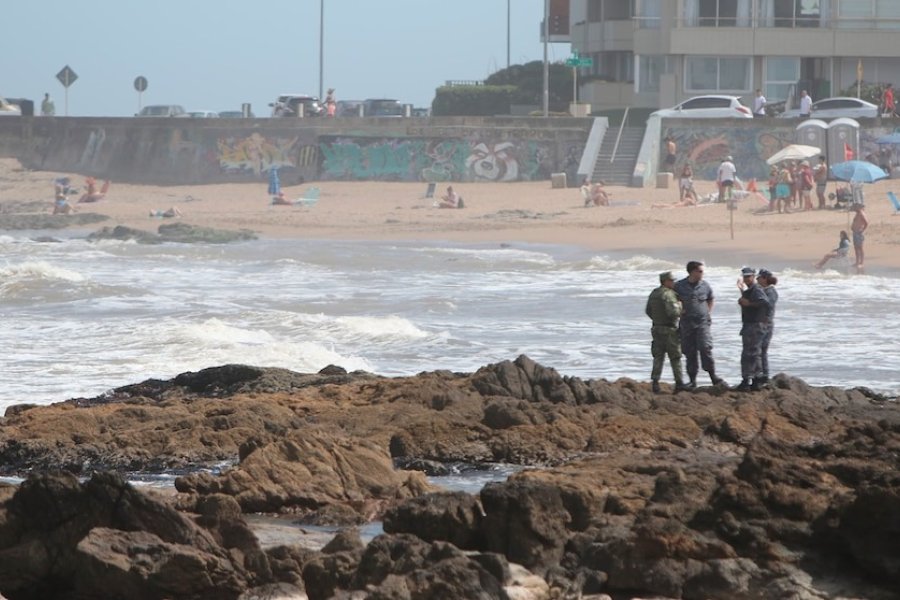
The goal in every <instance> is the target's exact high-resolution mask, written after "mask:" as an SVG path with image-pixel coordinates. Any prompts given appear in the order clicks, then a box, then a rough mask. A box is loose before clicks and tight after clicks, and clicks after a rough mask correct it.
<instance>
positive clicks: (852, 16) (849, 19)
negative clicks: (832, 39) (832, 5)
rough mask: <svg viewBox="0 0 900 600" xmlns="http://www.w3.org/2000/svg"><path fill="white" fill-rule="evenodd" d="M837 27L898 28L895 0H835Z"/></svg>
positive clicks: (899, 9) (898, 9)
mask: <svg viewBox="0 0 900 600" xmlns="http://www.w3.org/2000/svg"><path fill="white" fill-rule="evenodd" d="M837 3H838V7H837V8H838V10H837V17H838V27H839V28H842V29H891V30H896V29H900V2H897V0H837Z"/></svg>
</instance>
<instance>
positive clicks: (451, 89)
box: [431, 85, 516, 117]
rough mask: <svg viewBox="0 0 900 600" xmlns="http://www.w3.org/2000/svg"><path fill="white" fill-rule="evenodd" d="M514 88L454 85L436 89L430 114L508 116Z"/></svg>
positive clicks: (507, 86) (439, 115)
mask: <svg viewBox="0 0 900 600" xmlns="http://www.w3.org/2000/svg"><path fill="white" fill-rule="evenodd" d="M515 91H516V88H515V86H511V85H454V86H442V87H439V88H438V89H437V92H436V93H435V96H434V102H432V104H431V114H432V115H434V116H436V117H442V116H483V117H489V116H492V115H506V114H509V105H510V104H511V103H512V98H513V94H514V93H515Z"/></svg>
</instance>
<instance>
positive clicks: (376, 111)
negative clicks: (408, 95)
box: [363, 98, 404, 117]
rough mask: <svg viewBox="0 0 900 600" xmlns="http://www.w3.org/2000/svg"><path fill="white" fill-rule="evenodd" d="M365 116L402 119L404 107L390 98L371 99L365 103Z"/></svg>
mask: <svg viewBox="0 0 900 600" xmlns="http://www.w3.org/2000/svg"><path fill="white" fill-rule="evenodd" d="M363 114H364V115H365V116H367V117H402V116H403V115H404V112H403V105H402V104H400V103H399V102H398V101H396V100H391V99H389V98H369V99H368V100H365V101H363Z"/></svg>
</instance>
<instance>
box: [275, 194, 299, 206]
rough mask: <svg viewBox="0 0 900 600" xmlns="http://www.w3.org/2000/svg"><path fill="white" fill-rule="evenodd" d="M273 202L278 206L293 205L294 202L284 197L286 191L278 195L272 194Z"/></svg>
mask: <svg viewBox="0 0 900 600" xmlns="http://www.w3.org/2000/svg"><path fill="white" fill-rule="evenodd" d="M272 204H275V205H278V206H293V205H294V203H293V202H291V201H290V200H288V199H287V198H285V197H284V192H278V195H277V196H272Z"/></svg>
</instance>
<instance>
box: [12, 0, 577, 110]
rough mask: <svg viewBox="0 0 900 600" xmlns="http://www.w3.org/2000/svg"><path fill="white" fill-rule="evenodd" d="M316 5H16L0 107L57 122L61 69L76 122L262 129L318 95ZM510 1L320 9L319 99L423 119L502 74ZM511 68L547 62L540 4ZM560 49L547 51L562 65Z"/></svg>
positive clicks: (283, 1) (361, 0)
mask: <svg viewBox="0 0 900 600" xmlns="http://www.w3.org/2000/svg"><path fill="white" fill-rule="evenodd" d="M320 1H321V0H290V1H288V0H270V1H269V2H239V1H236V0H177V1H176V0H152V1H149V0H43V1H42V2H25V1H24V0H10V1H8V2H4V3H3V9H2V11H0V95H3V96H8V97H24V98H32V99H33V100H35V104H39V102H40V100H41V98H42V97H43V95H44V92H50V96H51V97H52V98H53V99H54V101H55V103H56V112H57V114H58V115H62V114H63V112H64V110H65V106H64V105H65V89H64V88H63V86H62V84H60V83H59V81H57V79H56V74H57V73H58V72H59V71H60V69H62V67H64V66H65V65H69V66H70V67H71V68H72V69H73V70H74V71H75V73H76V74H77V75H78V80H77V81H76V82H75V83H73V84H72V85H71V87H69V93H68V112H69V115H70V116H83V115H108V116H129V115H132V114H134V113H135V112H137V108H138V93H137V92H136V91H135V90H134V87H133V82H134V79H135V77H137V76H138V75H143V76H144V77H146V78H147V80H148V81H149V86H148V88H147V91H146V92H144V93H143V95H142V97H141V103H142V105H144V106H146V105H148V104H181V105H183V106H184V107H185V108H186V109H187V110H215V111H220V110H238V109H240V107H241V103H243V102H250V103H251V104H252V108H253V112H254V113H255V114H256V115H257V116H267V115H268V114H269V111H270V110H271V109H270V108H269V107H268V103H269V102H271V101H273V100H274V99H275V97H276V96H277V95H279V94H282V93H308V94H313V95H318V92H319V7H320ZM507 1H508V0H324V3H325V53H324V56H325V69H324V87H325V88H326V89H327V88H329V87H334V88H336V93H335V95H336V97H337V99H338V100H340V99H345V100H362V99H365V98H374V97H388V98H397V99H398V100H400V101H401V102H404V103H407V102H408V103H412V104H414V105H415V106H430V104H431V100H432V99H433V97H434V90H435V89H436V88H437V87H438V86H440V85H442V84H443V83H444V81H445V80H448V79H484V77H486V76H487V75H489V74H491V73H493V72H494V71H496V70H498V69H501V68H505V67H506V56H507V52H506V48H507V42H506V32H507ZM509 1H510V4H511V18H510V23H511V36H510V38H511V53H510V55H511V61H512V64H518V63H523V62H528V61H532V60H541V59H542V58H543V45H542V44H541V42H540V37H539V33H540V22H541V19H542V17H543V11H544V0H509ZM568 54H569V46H568V45H567V44H550V46H549V57H550V60H551V61H553V60H564V59H565V58H566V57H567V56H568Z"/></svg>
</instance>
